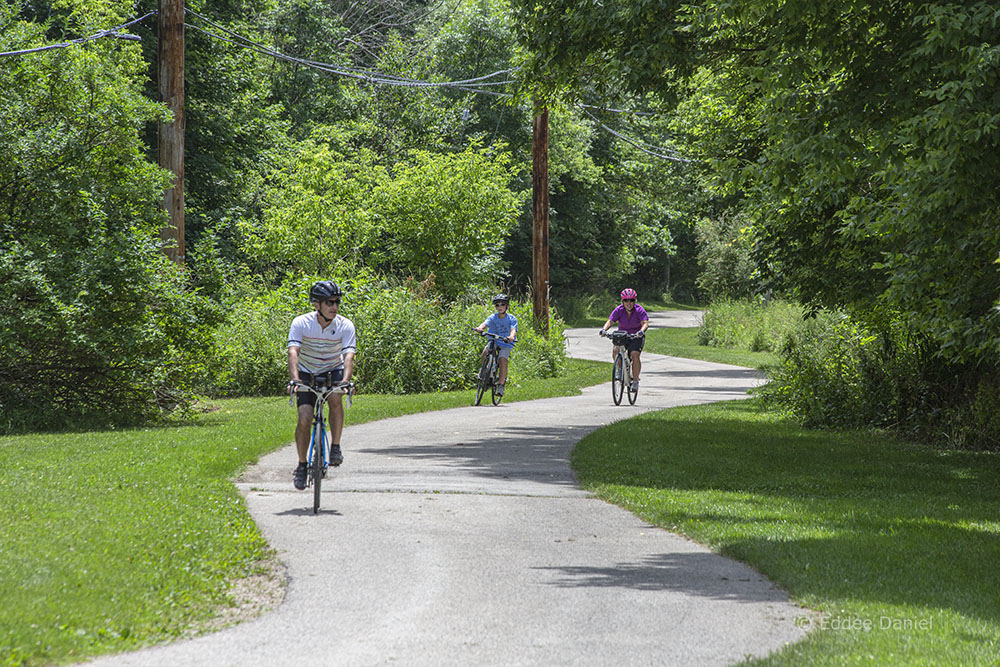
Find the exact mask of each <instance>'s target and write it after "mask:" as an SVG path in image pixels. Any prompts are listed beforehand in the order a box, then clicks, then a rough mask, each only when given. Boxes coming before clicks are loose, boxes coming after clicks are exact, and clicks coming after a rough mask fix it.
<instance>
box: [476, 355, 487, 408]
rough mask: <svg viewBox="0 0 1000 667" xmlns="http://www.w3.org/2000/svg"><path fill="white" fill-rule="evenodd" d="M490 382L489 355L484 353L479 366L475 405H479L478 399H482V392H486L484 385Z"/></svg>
mask: <svg viewBox="0 0 1000 667" xmlns="http://www.w3.org/2000/svg"><path fill="white" fill-rule="evenodd" d="M489 383H490V356H489V355H486V357H485V358H484V359H483V365H482V366H480V368H479V378H478V382H477V384H476V402H475V405H479V403H480V401H482V400H483V394H485V393H486V386H487V385H488V384H489Z"/></svg>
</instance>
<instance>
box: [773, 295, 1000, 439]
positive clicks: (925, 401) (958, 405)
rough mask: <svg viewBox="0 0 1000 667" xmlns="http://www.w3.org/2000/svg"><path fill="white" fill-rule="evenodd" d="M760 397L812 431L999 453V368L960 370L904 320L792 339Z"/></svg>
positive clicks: (851, 324)
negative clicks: (846, 431) (852, 431)
mask: <svg viewBox="0 0 1000 667" xmlns="http://www.w3.org/2000/svg"><path fill="white" fill-rule="evenodd" d="M771 374H772V378H771V382H770V383H769V384H768V385H766V386H765V387H764V388H763V389H762V390H761V393H762V395H763V396H764V397H765V399H767V400H769V401H771V402H773V403H775V404H778V405H780V406H782V407H784V408H785V409H787V410H789V411H790V412H791V413H792V414H794V415H795V416H796V417H798V418H799V419H800V420H801V421H802V422H803V423H804V424H806V425H807V426H813V427H825V428H877V429H889V430H892V431H894V432H897V433H899V434H901V435H904V436H907V437H911V438H917V439H922V440H926V441H934V442H938V443H942V444H947V445H949V446H953V447H966V448H976V449H996V448H998V447H1000V409H998V408H1000V400H998V399H997V392H996V389H997V387H998V378H1000V373H998V372H997V369H996V368H984V367H981V366H970V365H966V364H956V363H954V362H952V361H949V360H947V359H946V358H944V357H943V356H941V355H940V354H938V353H937V350H936V349H935V347H934V346H933V345H932V344H931V343H930V342H929V340H928V339H927V338H926V337H924V336H922V335H921V334H920V333H919V332H918V331H917V330H915V329H914V328H913V327H912V326H910V325H909V324H908V323H906V322H904V321H903V320H901V319H899V318H898V317H886V316H884V315H883V316H880V317H877V318H870V319H869V320H868V321H867V322H864V323H862V322H859V321H858V320H856V319H851V318H848V317H846V316H841V317H839V318H836V319H831V320H829V321H828V323H827V326H825V327H823V328H821V329H819V330H817V331H815V332H813V335H810V336H798V337H792V338H790V339H789V340H788V342H787V343H786V345H785V347H784V348H783V349H782V350H781V362H780V364H779V365H778V366H777V367H776V368H773V369H771Z"/></svg>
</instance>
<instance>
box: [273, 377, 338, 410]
mask: <svg viewBox="0 0 1000 667" xmlns="http://www.w3.org/2000/svg"><path fill="white" fill-rule="evenodd" d="M288 386H289V387H295V392H293V393H292V394H290V395H289V396H288V404H289V405H292V404H293V402H294V399H295V394H296V393H298V392H299V391H300V390H304V391H311V392H312V393H314V394H316V397H317V398H318V399H320V401H326V399H327V398H329V397H330V396H332V395H334V394H346V395H347V398H348V407H350V398H351V397H352V396H354V383H353V382H340V383H339V384H335V385H331V386H328V387H313V386H312V385H308V384H306V383H304V382H299V381H297V380H292V381H290V382H289V383H288Z"/></svg>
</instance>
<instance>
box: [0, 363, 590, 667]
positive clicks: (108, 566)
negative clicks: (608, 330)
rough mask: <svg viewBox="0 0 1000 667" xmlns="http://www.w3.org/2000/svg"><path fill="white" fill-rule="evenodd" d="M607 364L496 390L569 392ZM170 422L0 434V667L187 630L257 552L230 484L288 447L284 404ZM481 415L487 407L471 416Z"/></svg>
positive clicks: (437, 401)
mask: <svg viewBox="0 0 1000 667" xmlns="http://www.w3.org/2000/svg"><path fill="white" fill-rule="evenodd" d="M607 375H608V364H606V363H601V362H589V361H577V360H570V362H569V369H568V372H567V373H566V375H564V376H563V377H561V378H556V379H551V380H531V381H522V382H519V383H517V385H516V386H513V385H511V386H508V393H507V395H506V396H505V397H504V401H505V402H513V401H517V400H527V399H531V398H541V397H547V396H562V395H572V394H576V393H579V389H580V387H584V386H589V385H593V384H597V383H600V382H604V381H606V379H607ZM472 400H473V392H472V391H462V392H449V393H437V394H421V395H412V396H374V395H373V396H365V395H361V396H358V397H357V398H356V400H355V401H354V406H353V407H352V408H351V410H349V411H348V413H347V415H348V416H347V421H348V423H349V424H350V423H362V422H366V421H370V420H375V419H382V418H385V417H394V416H398V415H403V414H412V413H415V412H422V411H427V410H438V409H442V408H450V407H457V406H464V405H471V404H472ZM213 407H214V408H217V409H216V410H214V411H213V412H208V413H206V414H203V415H201V416H200V417H199V418H197V419H195V420H193V421H190V422H186V423H180V424H176V425H172V426H166V427H159V428H145V429H132V430H122V431H100V432H81V433H63V434H44V435H20V436H6V437H0V601H2V604H0V666H2V667H13V666H20V665H25V664H27V665H38V664H51V663H57V662H67V661H72V660H75V659H82V658H84V657H87V656H93V655H97V654H100V653H106V652H109V651H117V650H124V649H130V648H136V647H138V646H141V645H145V644H149V643H153V642H157V641H162V640H166V639H170V638H173V637H177V636H179V635H181V634H184V633H188V632H191V631H192V629H197V628H198V627H199V626H201V625H202V624H204V623H205V622H206V621H207V620H208V619H210V618H211V617H213V616H214V615H216V614H217V613H218V611H219V609H220V607H223V606H225V605H228V604H230V601H229V596H228V591H229V588H230V585H231V583H232V582H233V581H234V580H235V579H237V578H240V577H244V576H247V575H250V574H253V573H254V572H256V571H257V570H258V569H259V568H260V567H261V566H262V562H263V560H262V559H265V558H266V557H268V556H269V555H270V554H269V549H268V545H267V543H266V542H265V541H264V538H263V537H262V536H261V534H260V533H259V531H258V530H257V526H256V525H255V524H254V522H253V521H252V520H251V518H250V516H249V514H248V513H247V511H246V506H245V504H244V502H243V498H242V496H240V494H239V493H238V491H237V490H236V488H235V487H234V486H233V484H232V481H231V480H232V479H233V478H234V477H235V476H237V475H238V474H239V472H240V471H241V470H243V469H244V468H245V467H246V465H247V464H249V463H251V462H253V461H255V460H256V459H257V458H258V457H260V456H261V455H262V454H265V453H267V452H269V451H272V450H274V449H275V448H277V447H280V446H282V445H284V444H286V443H289V442H290V441H291V439H292V429H293V426H294V409H293V408H291V407H290V406H289V405H288V399H287V398H285V397H270V398H252V399H235V400H225V401H213ZM482 409H483V410H487V409H491V408H482Z"/></svg>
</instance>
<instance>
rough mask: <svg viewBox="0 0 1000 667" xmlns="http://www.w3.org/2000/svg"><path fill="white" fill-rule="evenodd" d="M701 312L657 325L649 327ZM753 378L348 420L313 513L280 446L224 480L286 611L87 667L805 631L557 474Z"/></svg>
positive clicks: (716, 656)
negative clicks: (341, 454) (602, 445)
mask: <svg viewBox="0 0 1000 667" xmlns="http://www.w3.org/2000/svg"><path fill="white" fill-rule="evenodd" d="M697 317H698V315H697V314H696V313H695V314H691V313H657V314H654V315H653V318H654V325H659V326H664V325H669V326H684V325H691V324H696V323H697V321H696V319H695V320H693V319H692V318H697ZM567 346H568V350H569V352H570V354H571V355H573V356H577V357H583V358H595V359H600V360H608V359H609V357H610V344H609V343H608V342H607V341H605V340H603V339H601V338H599V337H598V336H597V335H596V330H595V329H586V330H570V331H568V332H567ZM757 381H758V379H757V378H756V376H755V374H754V372H753V371H750V370H747V369H744V368H738V367H735V366H724V365H720V364H711V363H707V362H700V361H691V360H687V359H677V358H672V357H663V356H657V355H652V354H644V355H643V382H642V387H641V393H640V396H639V401H638V405H636V406H634V407H625V406H622V407H615V406H614V405H613V404H612V402H611V396H610V393H611V392H610V390H609V385H608V384H604V385H600V386H598V387H592V388H589V389H587V390H585V391H584V392H583V395H581V396H576V397H567V398H555V399H544V400H539V401H531V402H524V403H511V404H503V405H501V406H500V407H498V408H493V407H480V408H474V407H468V408H459V409H454V410H446V411H441V412H436V413H428V414H423V415H413V416H409V417H400V418H396V419H389V420H384V421H380V422H375V423H370V424H364V425H360V426H351V427H349V428H348V429H347V430H346V432H345V435H344V443H345V457H346V461H345V464H344V466H343V467H342V468H341V469H339V470H338V471H337V472H336V473H335V474H334V475H333V477H332V479H331V480H330V481H328V483H327V484H326V485H324V507H325V508H326V509H325V511H321V513H320V515H319V516H313V515H312V509H311V507H312V505H311V498H312V496H311V492H297V491H295V490H294V489H293V488H292V485H291V481H290V480H291V467H292V464H293V461H294V454H293V450H292V447H291V445H289V446H288V447H286V448H283V449H282V450H280V451H278V452H275V453H273V454H271V455H268V456H267V457H264V458H263V459H262V460H261V461H260V463H259V464H258V465H257V466H255V467H253V468H252V469H250V470H248V471H247V472H246V474H245V475H243V477H242V478H241V479H240V480H239V481H238V484H239V486H240V488H241V489H242V490H243V492H244V494H245V495H246V500H247V505H248V506H249V509H250V512H251V514H252V515H253V517H254V519H255V520H256V521H257V523H258V524H259V525H260V527H261V530H262V531H263V532H264V535H265V536H266V537H267V539H268V540H269V541H270V543H271V544H272V545H273V546H274V547H275V549H277V551H278V554H279V556H280V557H281V559H282V560H283V561H284V563H285V564H286V566H287V571H288V579H289V581H288V590H287V595H286V598H285V601H284V603H283V604H281V605H280V606H279V607H278V608H277V609H276V610H274V611H272V612H270V613H268V614H265V615H264V616H262V617H260V618H258V619H256V620H254V621H250V622H246V623H243V624H241V625H237V626H235V627H232V628H229V629H227V630H224V631H221V632H217V633H214V634H211V635H206V636H203V637H200V638H197V639H194V640H189V641H182V642H178V643H175V644H171V645H165V646H158V647H153V648H150V649H145V650H143V651H138V652H135V653H130V654H123V655H119V656H114V657H111V658H104V659H101V660H97V661H95V662H94V664H99V665H104V664H107V665H164V666H166V665H169V666H171V667H176V666H178V665H213V667H215V666H225V665H233V666H234V667H235V666H236V665H240V666H243V665H247V664H252V665H289V666H291V665H295V666H296V667H300V666H302V665H389V664H399V665H408V666H412V665H428V666H431V665H433V666H438V665H463V666H464V665H553V664H572V665H608V664H615V665H650V664H657V665H662V664H673V665H726V664H731V663H735V662H739V661H743V660H745V659H746V658H747V657H749V656H763V655H765V654H767V653H769V652H771V651H773V650H775V649H777V648H779V647H781V646H782V645H783V644H785V643H788V642H793V641H796V640H798V639H800V638H802V637H803V636H804V632H803V630H802V629H800V628H797V627H795V623H794V618H795V616H797V615H800V614H801V613H802V611H801V610H800V609H799V608H798V607H796V606H794V605H792V604H790V603H789V602H788V601H787V597H786V596H785V594H784V593H783V592H782V591H780V590H778V589H776V588H775V587H774V586H773V585H772V584H771V583H770V582H769V581H767V580H766V579H764V578H763V577H762V576H761V575H759V574H758V573H756V572H754V571H753V570H751V569H750V568H748V567H746V566H744V565H741V564H739V563H736V562H734V561H731V560H728V559H726V558H722V557H720V556H717V555H714V554H712V553H711V552H709V551H708V550H707V549H705V548H703V547H701V546H700V545H697V544H694V543H692V542H690V541H688V540H686V539H684V538H681V537H678V536H677V535H674V534H671V533H669V532H667V531H664V530H661V529H658V528H654V527H651V526H650V525H648V524H646V523H645V522H643V521H641V520H639V519H637V518H636V517H635V516H633V515H632V514H631V513H629V512H626V511H625V510H622V509H620V508H618V507H615V506H612V505H609V504H607V503H605V502H603V501H601V500H598V499H596V498H594V497H593V496H591V495H590V494H588V493H586V492H584V491H582V490H580V489H579V488H578V487H577V486H576V484H575V480H574V477H573V474H572V472H571V470H570V468H569V464H568V457H569V453H570V451H571V449H572V447H573V445H574V443H575V442H576V441H577V440H579V439H580V438H581V437H582V436H583V435H585V434H586V433H588V432H589V431H591V430H593V429H595V428H597V427H599V426H602V425H604V424H608V423H611V422H614V421H617V420H619V419H624V418H627V417H630V416H632V415H635V414H639V413H641V412H643V411H647V410H653V409H659V408H664V407H670V406H676V405H687V404H694V403H705V402H710V401H716V400H725V399H732V398H740V397H743V396H744V395H745V392H746V390H747V389H748V388H750V387H751V386H753V385H754V384H755V383H756V382H757ZM513 392H516V389H513V390H512V393H513ZM469 396H470V402H471V398H472V393H471V392H470V394H469ZM358 400H364V398H363V397H361V398H359V399H358ZM290 419H291V417H290ZM289 429H291V421H290V422H289Z"/></svg>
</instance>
